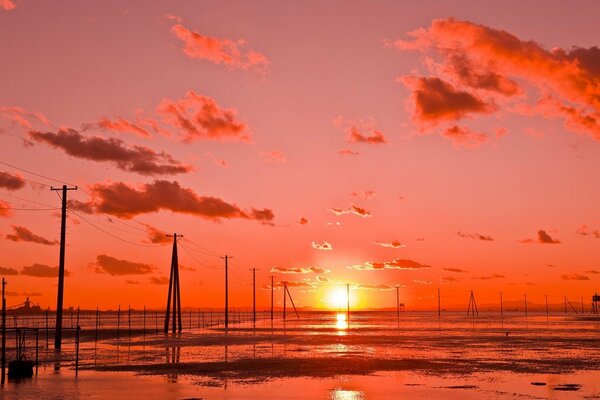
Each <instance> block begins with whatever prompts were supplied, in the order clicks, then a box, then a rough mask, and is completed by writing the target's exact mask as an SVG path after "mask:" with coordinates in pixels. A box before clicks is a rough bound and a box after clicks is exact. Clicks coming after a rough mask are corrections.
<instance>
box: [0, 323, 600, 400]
mask: <svg viewBox="0 0 600 400" xmlns="http://www.w3.org/2000/svg"><path fill="white" fill-rule="evenodd" d="M246 317H247V316H246ZM198 319H200V314H198ZM133 321H136V322H134V323H133V324H132V328H131V332H130V331H129V326H128V325H125V326H124V329H123V330H122V331H119V332H118V333H117V331H116V330H115V329H113V328H114V327H113V326H112V325H109V324H106V325H104V326H103V327H102V328H103V329H102V330H101V331H100V332H99V334H98V337H99V340H98V342H96V341H95V337H96V335H95V331H94V325H93V324H92V325H91V326H90V324H87V325H84V331H83V333H82V336H81V339H82V342H81V345H80V354H79V358H80V363H79V368H80V369H79V374H78V377H77V378H76V377H75V376H74V358H75V357H74V353H73V350H74V346H73V338H72V335H69V334H67V338H66V341H65V344H64V346H63V351H62V353H61V354H60V355H56V354H55V353H54V352H53V351H52V350H46V349H45V337H43V334H44V333H45V332H41V333H40V335H42V336H41V338H40V346H41V347H42V348H41V349H40V357H41V359H42V362H43V364H42V366H41V368H40V370H39V373H38V375H37V376H35V377H34V378H32V379H30V380H26V381H23V382H12V381H9V382H8V383H7V384H6V385H5V386H4V387H3V388H2V389H1V392H0V394H1V396H0V397H1V398H2V399H17V398H18V399H34V398H35V399H55V398H86V399H87V398H91V399H101V398H122V397H127V398H128V399H130V400H136V399H150V398H156V399H171V398H173V399H186V398H208V399H237V398H240V399H249V398H298V399H301V398H302V399H303V398H316V399H372V398H377V399H379V398H403V399H423V398H429V399H500V398H502V399H504V398H531V399H545V398H549V399H579V398H598V399H600V351H598V350H597V349H598V343H600V320H599V319H596V318H593V317H592V316H590V315H586V316H585V317H582V316H575V315H571V316H563V315H551V316H548V317H547V316H546V315H545V314H543V315H542V314H537V315H536V314H530V315H528V316H527V317H526V318H525V316H524V315H518V314H514V313H513V314H511V313H506V314H505V315H504V318H502V319H501V318H500V316H499V315H498V314H497V313H481V314H480V315H479V317H477V318H466V316H465V315H464V314H463V313H444V314H443V315H442V317H441V318H440V319H438V316H437V314H434V313H411V312H407V313H402V315H401V317H400V319H397V318H396V316H395V314H394V313H379V312H367V313H356V314H352V316H351V320H350V323H349V326H348V324H346V322H345V321H338V320H337V319H336V315H335V314H332V313H302V314H301V319H299V320H295V319H294V320H287V321H285V322H284V321H281V320H276V321H274V322H273V323H271V321H269V320H266V321H264V320H261V321H259V322H258V323H257V324H256V325H254V324H252V323H250V322H243V323H236V324H233V325H232V326H231V329H230V330H229V331H228V332H225V331H224V330H223V329H222V327H216V326H215V327H213V328H207V327H206V326H205V325H203V324H194V315H192V319H191V321H192V322H191V323H190V324H189V325H187V326H186V324H185V323H184V332H183V333H182V334H176V335H173V334H169V335H166V336H165V335H163V334H156V331H155V329H153V328H154V327H152V328H149V327H148V323H147V322H146V325H147V329H149V330H147V331H146V332H145V333H144V332H143V330H140V329H139V328H140V327H141V324H140V323H139V322H140V320H139V319H138V318H134V319H133ZM190 327H191V329H190ZM85 328H87V329H85ZM186 328H187V329H186ZM9 342H10V340H9ZM9 345H10V343H9ZM31 351H32V349H31V348H30V349H28V354H31ZM59 366H60V368H58V367H59ZM124 393H127V394H126V395H124Z"/></svg>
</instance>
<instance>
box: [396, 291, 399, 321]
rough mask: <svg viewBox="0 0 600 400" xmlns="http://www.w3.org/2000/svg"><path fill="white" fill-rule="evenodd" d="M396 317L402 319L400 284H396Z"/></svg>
mask: <svg viewBox="0 0 600 400" xmlns="http://www.w3.org/2000/svg"><path fill="white" fill-rule="evenodd" d="M396 318H398V319H400V286H399V285H396Z"/></svg>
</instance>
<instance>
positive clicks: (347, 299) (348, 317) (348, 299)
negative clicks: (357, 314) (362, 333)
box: [346, 283, 350, 325]
mask: <svg viewBox="0 0 600 400" xmlns="http://www.w3.org/2000/svg"><path fill="white" fill-rule="evenodd" d="M346 323H347V324H348V325H350V284H348V283H346Z"/></svg>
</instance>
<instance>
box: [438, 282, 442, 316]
mask: <svg viewBox="0 0 600 400" xmlns="http://www.w3.org/2000/svg"><path fill="white" fill-rule="evenodd" d="M440 319H442V300H441V298H440V288H438V321H439V320H440Z"/></svg>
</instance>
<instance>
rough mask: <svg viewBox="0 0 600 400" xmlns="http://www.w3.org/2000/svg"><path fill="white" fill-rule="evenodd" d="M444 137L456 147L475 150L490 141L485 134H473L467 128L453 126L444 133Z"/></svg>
mask: <svg viewBox="0 0 600 400" xmlns="http://www.w3.org/2000/svg"><path fill="white" fill-rule="evenodd" d="M442 136H444V137H445V138H447V139H450V140H452V142H453V143H454V146H456V147H466V148H474V147H479V146H481V145H482V144H484V143H485V142H487V140H488V136H487V135H486V134H483V133H478V132H473V131H472V130H470V129H469V128H467V127H464V126H457V125H453V126H451V127H449V128H447V129H446V130H445V131H443V132H442Z"/></svg>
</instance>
